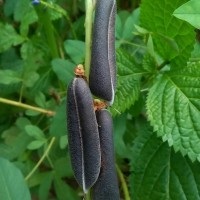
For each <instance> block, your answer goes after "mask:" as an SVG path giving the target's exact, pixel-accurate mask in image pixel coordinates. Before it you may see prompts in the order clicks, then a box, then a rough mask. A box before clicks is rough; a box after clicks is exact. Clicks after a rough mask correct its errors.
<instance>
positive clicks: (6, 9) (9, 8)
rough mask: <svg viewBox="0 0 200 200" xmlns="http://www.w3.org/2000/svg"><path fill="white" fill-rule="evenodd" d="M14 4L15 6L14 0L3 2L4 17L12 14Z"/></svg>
mask: <svg viewBox="0 0 200 200" xmlns="http://www.w3.org/2000/svg"><path fill="white" fill-rule="evenodd" d="M16 4H17V1H16V0H9V1H5V2H4V6H3V10H4V13H5V16H6V17H8V16H10V15H12V14H13V12H14V10H15V6H16Z"/></svg>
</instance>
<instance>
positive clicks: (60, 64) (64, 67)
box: [51, 59, 75, 85]
mask: <svg viewBox="0 0 200 200" xmlns="http://www.w3.org/2000/svg"><path fill="white" fill-rule="evenodd" d="M51 64H52V66H53V71H54V72H55V73H56V75H57V76H58V78H59V80H61V81H63V82H64V83H65V84H67V85H68V84H69V82H70V81H71V80H72V78H73V77H74V68H75V64H74V63H72V62H70V61H68V60H62V59H54V60H53V61H52V63H51Z"/></svg>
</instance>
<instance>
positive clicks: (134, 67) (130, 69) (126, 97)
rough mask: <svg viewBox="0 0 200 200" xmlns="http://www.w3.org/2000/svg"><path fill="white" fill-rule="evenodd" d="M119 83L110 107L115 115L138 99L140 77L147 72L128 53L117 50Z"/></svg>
mask: <svg viewBox="0 0 200 200" xmlns="http://www.w3.org/2000/svg"><path fill="white" fill-rule="evenodd" d="M117 73H118V77H117V79H118V83H117V90H116V94H115V101H114V104H113V106H112V107H111V108H110V110H111V112H112V114H113V115H116V114H119V112H124V111H125V110H126V109H128V108H129V107H130V106H131V105H133V104H134V102H135V101H136V100H137V99H138V96H139V93H140V79H141V77H142V75H144V74H146V73H147V72H145V70H144V69H142V67H141V66H140V65H139V64H137V63H136V62H135V60H134V59H133V57H132V56H131V55H129V54H128V53H126V52H124V51H122V50H118V51H117Z"/></svg>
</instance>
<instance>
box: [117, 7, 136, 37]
mask: <svg viewBox="0 0 200 200" xmlns="http://www.w3.org/2000/svg"><path fill="white" fill-rule="evenodd" d="M116 23H117V25H116V27H117V32H116V36H117V38H118V39H125V40H131V39H132V38H133V36H134V35H133V32H134V31H135V30H136V28H135V25H136V24H139V9H135V10H134V11H133V12H132V13H131V14H130V15H129V16H128V17H127V19H126V21H125V22H124V23H123V22H122V20H121V18H120V15H119V16H118V17H117V22H116Z"/></svg>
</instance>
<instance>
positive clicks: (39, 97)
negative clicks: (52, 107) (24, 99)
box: [35, 92, 46, 108]
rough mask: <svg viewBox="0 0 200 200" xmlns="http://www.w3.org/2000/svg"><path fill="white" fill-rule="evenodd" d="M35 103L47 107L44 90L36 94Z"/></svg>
mask: <svg viewBox="0 0 200 200" xmlns="http://www.w3.org/2000/svg"><path fill="white" fill-rule="evenodd" d="M35 103H36V104H37V105H38V106H40V107H42V108H45V107H46V97H45V95H44V94H43V93H42V92H38V93H37V94H36V96H35Z"/></svg>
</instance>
